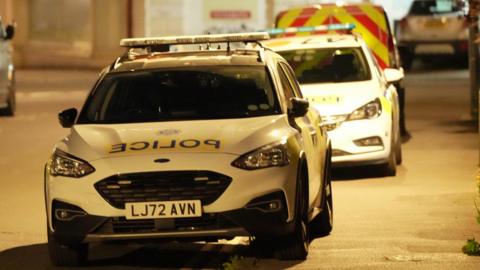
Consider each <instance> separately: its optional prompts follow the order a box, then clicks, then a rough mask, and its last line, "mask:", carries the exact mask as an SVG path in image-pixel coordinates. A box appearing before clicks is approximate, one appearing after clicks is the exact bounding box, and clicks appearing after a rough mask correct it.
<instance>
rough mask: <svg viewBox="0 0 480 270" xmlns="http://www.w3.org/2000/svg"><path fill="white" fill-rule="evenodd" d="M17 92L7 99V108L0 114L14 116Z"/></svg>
mask: <svg viewBox="0 0 480 270" xmlns="http://www.w3.org/2000/svg"><path fill="white" fill-rule="evenodd" d="M15 105H16V102H15V93H14V92H13V93H11V95H10V97H9V99H8V101H7V108H5V109H2V110H0V114H2V115H6V116H13V115H14V114H15Z"/></svg>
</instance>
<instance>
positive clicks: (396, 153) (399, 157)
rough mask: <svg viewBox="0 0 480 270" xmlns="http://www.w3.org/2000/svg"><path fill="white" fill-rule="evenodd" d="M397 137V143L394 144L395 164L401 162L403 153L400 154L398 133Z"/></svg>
mask: <svg viewBox="0 0 480 270" xmlns="http://www.w3.org/2000/svg"><path fill="white" fill-rule="evenodd" d="M398 136H399V137H397V145H396V146H395V160H396V162H397V165H400V164H402V161H403V154H402V140H401V139H400V134H398Z"/></svg>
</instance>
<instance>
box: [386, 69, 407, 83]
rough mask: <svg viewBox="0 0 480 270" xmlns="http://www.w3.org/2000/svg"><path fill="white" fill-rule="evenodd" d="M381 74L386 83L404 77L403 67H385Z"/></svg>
mask: <svg viewBox="0 0 480 270" xmlns="http://www.w3.org/2000/svg"><path fill="white" fill-rule="evenodd" d="M383 74H384V75H385V79H386V80H387V82H388V83H396V82H398V81H400V80H402V79H403V77H405V75H404V73H403V69H395V68H386V69H384V70H383Z"/></svg>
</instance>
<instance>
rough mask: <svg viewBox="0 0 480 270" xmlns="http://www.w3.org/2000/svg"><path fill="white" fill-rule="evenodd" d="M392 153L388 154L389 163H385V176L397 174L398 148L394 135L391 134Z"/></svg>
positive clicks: (383, 167)
mask: <svg viewBox="0 0 480 270" xmlns="http://www.w3.org/2000/svg"><path fill="white" fill-rule="evenodd" d="M391 137H392V139H391V143H390V153H389V154H388V161H387V163H385V164H383V166H382V169H383V174H384V175H385V176H395V175H396V174H397V150H396V145H395V142H394V141H393V136H391Z"/></svg>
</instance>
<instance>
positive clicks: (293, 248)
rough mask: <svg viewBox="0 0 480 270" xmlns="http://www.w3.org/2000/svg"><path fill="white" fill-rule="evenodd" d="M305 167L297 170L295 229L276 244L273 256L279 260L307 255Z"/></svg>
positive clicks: (294, 258) (308, 241) (301, 257)
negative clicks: (298, 182)
mask: <svg viewBox="0 0 480 270" xmlns="http://www.w3.org/2000/svg"><path fill="white" fill-rule="evenodd" d="M306 171H307V170H306V168H304V169H302V170H301V171H300V172H299V178H298V179H299V181H300V184H298V186H299V187H298V189H299V190H298V191H297V193H296V206H295V207H296V209H295V220H294V222H295V230H294V232H293V233H292V234H291V235H288V236H286V237H285V238H284V239H282V240H281V241H280V242H279V243H278V244H279V245H278V247H277V250H276V251H275V257H277V258H278V259H280V260H305V259H306V258H307V255H308V246H309V245H310V238H309V232H308V203H307V202H308V192H307V191H306V188H305V185H304V184H305V181H308V179H307V177H306V175H305V174H306Z"/></svg>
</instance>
